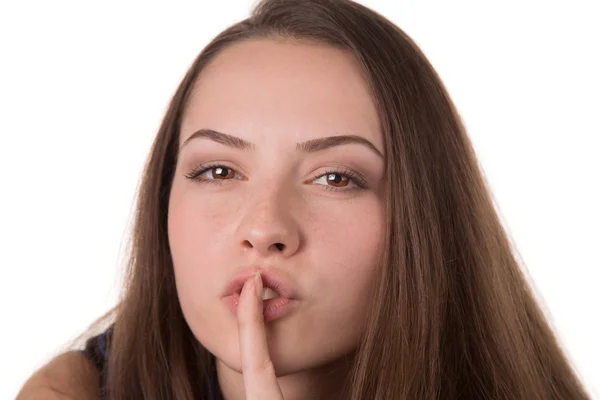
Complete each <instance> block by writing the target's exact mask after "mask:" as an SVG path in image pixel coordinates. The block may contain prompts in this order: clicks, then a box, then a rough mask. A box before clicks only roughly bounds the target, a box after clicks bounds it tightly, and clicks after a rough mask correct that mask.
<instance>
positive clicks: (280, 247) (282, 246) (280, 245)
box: [275, 243, 285, 251]
mask: <svg viewBox="0 0 600 400" xmlns="http://www.w3.org/2000/svg"><path fill="white" fill-rule="evenodd" d="M275 247H277V250H279V251H281V250H283V249H284V248H285V245H284V244H283V243H275Z"/></svg>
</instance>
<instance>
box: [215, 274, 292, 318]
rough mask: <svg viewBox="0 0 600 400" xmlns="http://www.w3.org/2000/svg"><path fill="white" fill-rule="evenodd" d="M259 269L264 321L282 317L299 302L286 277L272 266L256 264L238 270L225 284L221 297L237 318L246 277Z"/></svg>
mask: <svg viewBox="0 0 600 400" xmlns="http://www.w3.org/2000/svg"><path fill="white" fill-rule="evenodd" d="M257 270H258V271H260V275H261V279H262V281H263V295H262V299H263V317H264V321H265V323H267V322H271V321H274V320H276V319H279V318H282V317H284V316H285V315H287V314H288V313H290V312H291V311H292V310H293V309H294V308H295V307H296V306H297V305H298V303H299V298H298V296H297V291H296V287H295V285H294V284H293V283H292V281H291V280H290V279H288V277H287V276H286V275H285V274H283V273H280V272H278V271H277V270H275V269H273V268H268V269H266V268H263V269H259V268H258V267H256V266H252V267H249V268H245V269H243V270H240V271H239V272H238V273H237V274H236V275H235V276H234V277H233V278H232V279H231V280H230V281H229V282H228V284H227V285H226V286H225V289H224V291H223V292H222V293H221V297H222V299H223V301H224V302H225V304H226V305H227V308H228V309H229V311H231V313H232V314H233V315H234V316H235V317H236V318H237V309H238V305H239V301H240V293H241V292H242V288H243V287H244V284H245V283H246V281H247V280H248V279H250V278H251V277H253V276H254V274H255V273H256V271H257Z"/></svg>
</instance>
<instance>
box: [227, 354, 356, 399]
mask: <svg viewBox="0 0 600 400" xmlns="http://www.w3.org/2000/svg"><path fill="white" fill-rule="evenodd" d="M216 365H217V375H218V378H219V386H220V388H221V393H222V394H223V398H224V400H245V398H246V396H245V392H244V379H243V376H242V374H241V372H238V371H237V370H234V369H232V368H230V367H229V366H227V365H226V364H225V363H223V362H222V361H221V360H219V359H218V358H217V359H216ZM350 365H351V363H350V362H349V361H348V360H347V359H345V358H342V359H340V360H338V361H336V362H333V363H330V364H327V365H324V366H320V367H316V368H312V369H309V370H303V371H298V372H294V373H291V374H288V375H284V376H278V377H277V383H278V384H279V387H280V388H281V392H282V393H283V398H284V399H286V400H308V399H310V400H332V399H338V398H339V395H340V393H342V390H343V386H344V384H345V383H346V379H347V377H348V373H349V371H350Z"/></svg>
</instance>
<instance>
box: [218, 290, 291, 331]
mask: <svg viewBox="0 0 600 400" xmlns="http://www.w3.org/2000/svg"><path fill="white" fill-rule="evenodd" d="M274 295H278V293H277V292H275V291H273V290H272V289H270V288H265V289H264V290H263V321H264V323H265V324H266V323H268V322H271V321H274V320H277V319H280V318H283V317H284V316H286V315H288V314H289V313H290V312H291V311H293V310H294V308H295V307H296V306H297V305H298V303H299V301H298V300H295V299H289V298H287V297H282V296H279V295H278V297H270V296H274ZM223 301H224V302H225V305H226V306H227V308H228V309H229V311H230V312H231V314H232V315H233V316H234V317H236V318H237V312H238V306H239V304H240V293H234V294H231V295H229V296H226V297H224V298H223Z"/></svg>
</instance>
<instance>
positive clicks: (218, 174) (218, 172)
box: [208, 167, 235, 180]
mask: <svg viewBox="0 0 600 400" xmlns="http://www.w3.org/2000/svg"><path fill="white" fill-rule="evenodd" d="M208 171H211V172H212V173H211V175H212V177H213V178H214V179H219V180H224V179H230V178H233V177H234V175H235V173H234V172H233V169H231V168H226V167H212V168H210V169H209V170H208Z"/></svg>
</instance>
